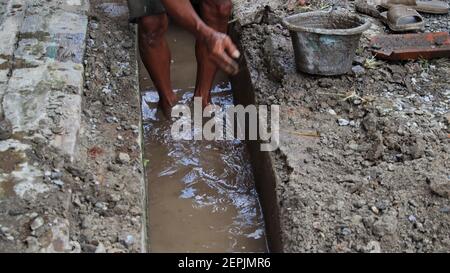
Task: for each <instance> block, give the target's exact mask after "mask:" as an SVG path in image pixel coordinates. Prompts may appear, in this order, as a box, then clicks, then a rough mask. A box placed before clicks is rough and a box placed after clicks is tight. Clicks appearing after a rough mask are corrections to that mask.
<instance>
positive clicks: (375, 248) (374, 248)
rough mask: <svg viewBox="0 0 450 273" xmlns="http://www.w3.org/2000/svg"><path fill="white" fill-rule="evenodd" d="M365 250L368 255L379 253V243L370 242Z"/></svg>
mask: <svg viewBox="0 0 450 273" xmlns="http://www.w3.org/2000/svg"><path fill="white" fill-rule="evenodd" d="M366 250H367V252H369V253H381V246H380V243H379V242H377V241H370V242H369V243H368V244H367V246H366Z"/></svg>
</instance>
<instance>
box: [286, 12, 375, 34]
mask: <svg viewBox="0 0 450 273" xmlns="http://www.w3.org/2000/svg"><path fill="white" fill-rule="evenodd" d="M331 13H334V14H338V15H344V16H347V17H353V18H355V19H357V20H358V21H360V22H361V25H360V26H357V27H355V28H348V29H325V28H311V27H303V26H297V25H294V24H292V23H290V22H289V21H290V20H292V19H297V18H299V17H309V16H317V15H319V16H320V15H327V14H331ZM282 23H283V25H284V26H285V27H286V28H287V29H289V30H290V31H298V32H310V33H316V34H325V35H356V34H361V33H363V32H364V31H366V30H368V29H369V27H370V25H371V23H370V21H369V20H367V19H365V18H363V17H361V16H358V15H356V14H350V13H348V12H333V11H332V12H330V11H312V12H304V13H297V14H294V15H290V16H288V17H285V18H283V20H282Z"/></svg>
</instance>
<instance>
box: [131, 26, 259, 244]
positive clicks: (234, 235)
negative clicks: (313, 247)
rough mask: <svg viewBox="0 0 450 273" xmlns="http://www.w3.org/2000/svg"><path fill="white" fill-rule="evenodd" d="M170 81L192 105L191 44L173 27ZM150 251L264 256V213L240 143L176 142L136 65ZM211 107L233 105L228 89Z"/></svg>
mask: <svg viewBox="0 0 450 273" xmlns="http://www.w3.org/2000/svg"><path fill="white" fill-rule="evenodd" d="M168 41H169V43H170V46H171V50H172V55H173V59H174V61H173V65H172V71H171V72H172V83H173V86H174V88H175V89H177V90H178V91H177V96H178V97H180V100H181V102H180V103H182V104H186V105H192V100H193V88H192V87H193V85H194V83H195V67H196V62H195V53H194V42H195V41H194V40H193V38H192V37H191V36H190V35H189V34H188V33H186V32H185V31H183V30H181V29H179V28H177V27H175V26H172V27H171V28H170V30H169V33H168ZM140 67H141V68H140V78H141V92H142V96H143V100H142V101H143V105H142V110H143V118H144V127H145V141H144V143H145V148H144V150H145V159H146V162H147V164H146V174H147V183H148V218H149V221H148V222H149V223H148V237H149V248H150V251H151V252H266V251H267V244H266V236H265V225H264V218H263V213H262V210H261V207H260V204H259V200H258V193H257V192H256V189H255V183H254V178H253V173H252V166H251V164H250V158H249V154H248V152H247V147H246V145H245V143H244V142H241V141H238V140H234V141H206V140H203V141H175V140H173V138H172V137H171V125H172V123H173V122H172V121H168V120H166V119H165V118H163V117H162V115H160V113H158V112H157V102H158V95H157V92H156V91H155V90H154V88H153V87H152V83H151V81H149V79H148V78H149V77H148V75H147V72H146V70H145V68H144V67H143V65H142V64H141V66H140ZM218 82H219V83H218V84H217V85H216V86H215V88H214V91H213V94H212V96H213V102H214V103H215V104H218V105H221V106H223V105H227V104H228V105H230V104H232V103H233V94H232V91H231V86H230V84H229V83H228V82H227V80H225V81H220V80H219V81H218Z"/></svg>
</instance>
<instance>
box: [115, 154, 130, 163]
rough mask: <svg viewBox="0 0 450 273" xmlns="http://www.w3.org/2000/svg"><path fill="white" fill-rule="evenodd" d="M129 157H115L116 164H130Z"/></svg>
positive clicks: (123, 155) (126, 155) (120, 155)
mask: <svg viewBox="0 0 450 273" xmlns="http://www.w3.org/2000/svg"><path fill="white" fill-rule="evenodd" d="M130 160H131V159H130V156H129V155H128V154H127V153H119V155H118V156H117V162H119V163H120V164H128V163H130Z"/></svg>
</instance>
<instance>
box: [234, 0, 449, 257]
mask: <svg viewBox="0 0 450 273" xmlns="http://www.w3.org/2000/svg"><path fill="white" fill-rule="evenodd" d="M325 2H327V1H320V3H317V4H313V5H312V6H311V7H309V8H308V10H315V9H320V8H323V5H322V4H326V3H325ZM305 10H306V9H305V8H301V7H296V8H295V9H291V8H288V7H285V8H279V9H276V10H272V11H267V10H266V13H265V14H264V16H262V17H261V20H260V21H254V22H253V24H248V25H245V26H240V25H239V24H237V25H235V32H236V33H238V34H240V35H238V39H236V40H239V41H240V42H241V49H242V51H243V53H244V56H245V60H246V63H247V64H248V70H249V73H248V77H247V81H248V82H249V83H251V86H252V87H253V90H249V91H248V92H247V93H245V94H242V98H244V99H250V100H251V99H253V98H254V102H256V103H257V104H269V105H270V104H280V105H282V107H281V121H280V122H281V124H280V127H281V130H282V133H281V144H280V149H279V150H278V151H276V152H274V153H270V154H269V157H270V158H271V162H273V165H274V170H275V174H276V177H275V180H276V190H277V199H278V205H279V208H280V221H281V230H282V240H283V245H284V251H286V252H449V251H450V237H449V236H450V235H449V234H450V232H449V230H450V218H449V217H450V216H449V206H450V203H449V199H448V197H447V196H448V195H447V192H448V191H447V190H446V189H448V188H449V187H450V185H449V178H448V177H449V173H448V169H449V168H448V163H449V160H448V149H449V146H448V133H449V131H448V124H449V120H448V112H449V97H448V96H449V86H450V84H449V81H448V77H447V75H448V73H449V71H450V63H449V62H448V60H445V59H443V60H433V61H429V62H428V61H414V62H401V63H395V62H391V63H385V62H379V61H376V60H375V59H373V58H372V57H371V55H370V53H369V51H368V50H367V47H368V41H369V39H370V37H372V36H373V35H374V34H377V33H382V32H383V31H384V27H383V26H382V25H381V24H380V23H379V22H376V21H373V23H374V24H373V26H372V27H371V29H370V30H369V31H367V32H366V33H365V34H364V36H363V39H362V42H361V45H360V47H359V48H358V49H357V56H356V57H355V59H354V62H353V68H352V70H353V71H354V72H353V73H350V74H348V75H343V76H340V77H315V76H308V75H306V74H299V73H297V72H296V69H295V62H294V59H293V56H294V53H293V49H292V45H291V39H290V35H289V32H288V31H287V30H286V29H285V28H284V27H283V26H282V25H281V18H284V17H285V16H286V15H289V14H292V13H294V12H302V11H305ZM438 17H439V18H440V19H439V20H440V22H441V25H440V27H436V25H439V24H435V23H434V20H436V19H431V20H432V21H431V22H433V24H430V26H431V25H433V29H442V28H444V29H446V28H448V22H449V17H448V15H446V16H438ZM237 19H239V18H237ZM238 21H239V20H238ZM431 29H432V28H431V27H430V28H427V30H428V31H430V30H431ZM252 91H253V92H254V93H252ZM311 131H313V132H318V134H315V136H311V134H309V133H306V132H311Z"/></svg>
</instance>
